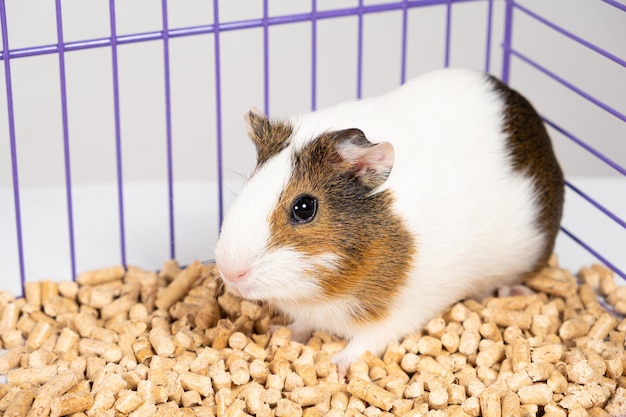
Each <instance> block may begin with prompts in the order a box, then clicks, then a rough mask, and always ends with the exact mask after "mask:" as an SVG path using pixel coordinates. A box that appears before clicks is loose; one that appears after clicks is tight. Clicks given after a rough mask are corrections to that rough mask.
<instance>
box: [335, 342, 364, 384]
mask: <svg viewBox="0 0 626 417" xmlns="http://www.w3.org/2000/svg"><path fill="white" fill-rule="evenodd" d="M366 351H367V349H366V348H364V347H363V346H361V345H360V344H358V343H354V342H350V343H348V344H347V345H346V347H345V348H343V349H342V350H341V351H339V352H337V353H335V354H334V355H333V356H332V358H331V359H330V360H331V362H332V363H334V364H335V365H337V374H338V376H339V380H340V381H346V380H347V376H348V369H350V365H351V364H352V363H354V362H356V361H357V360H358V359H359V358H360V357H361V355H363V354H364V353H365V352H366Z"/></svg>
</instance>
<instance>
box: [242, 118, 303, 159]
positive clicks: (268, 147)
mask: <svg viewBox="0 0 626 417" xmlns="http://www.w3.org/2000/svg"><path fill="white" fill-rule="evenodd" d="M246 122H247V124H248V135H249V136H250V139H251V140H252V142H253V143H254V146H255V147H256V159H257V168H258V167H260V166H261V165H263V164H264V163H265V162H267V160H268V159H270V158H271V157H273V156H274V155H277V154H278V153H280V151H282V150H283V149H285V147H287V145H289V141H290V139H291V134H292V133H293V127H292V126H291V125H290V124H289V123H287V122H278V121H270V120H269V119H268V118H267V117H266V116H264V115H262V114H260V113H256V112H254V111H250V112H249V113H248V114H247V115H246Z"/></svg>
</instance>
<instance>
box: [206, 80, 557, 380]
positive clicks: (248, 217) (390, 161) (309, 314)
mask: <svg viewBox="0 0 626 417" xmlns="http://www.w3.org/2000/svg"><path fill="white" fill-rule="evenodd" d="M247 118H248V125H249V134H250V137H251V139H252V140H253V142H254V143H255V145H256V148H257V162H258V163H257V167H256V168H255V170H254V172H253V173H252V175H251V176H250V178H249V179H248V181H247V182H246V184H245V186H244V188H243V190H242V192H241V194H240V195H239V197H238V198H237V200H236V201H235V203H234V204H233V206H232V207H231V209H230V210H229V212H228V213H227V216H226V218H225V221H224V223H223V226H222V232H221V235H220V239H219V241H218V244H217V247H216V252H215V256H216V262H217V265H218V267H219V270H220V272H221V275H222V279H223V281H224V284H225V285H226V287H227V288H228V289H229V290H231V291H233V292H234V293H237V294H239V295H241V296H242V297H245V298H249V299H255V300H263V301H267V302H269V303H270V304H272V305H274V306H276V307H277V308H278V309H280V310H281V311H283V312H284V313H285V314H286V315H288V316H289V317H290V318H292V319H293V323H292V324H291V329H292V332H293V335H294V338H295V339H299V340H306V338H307V337H308V336H309V335H310V333H311V332H312V331H314V330H325V331H329V332H332V333H335V334H337V335H339V336H342V337H345V338H346V339H348V341H349V342H348V344H347V346H346V347H345V348H344V350H342V351H341V352H339V353H338V354H337V355H335V357H334V358H333V360H334V361H335V363H337V364H338V365H339V366H340V367H341V368H343V369H344V370H345V369H346V368H347V366H348V365H349V364H350V363H351V362H353V361H354V360H356V359H357V358H358V357H359V356H360V355H361V354H362V353H364V352H365V351H367V350H369V351H371V352H373V353H375V354H381V353H382V352H383V351H384V349H385V347H386V346H387V345H388V344H389V343H390V342H393V341H396V340H398V339H399V338H400V337H402V336H403V335H406V334H408V333H411V332H414V331H416V330H419V329H420V328H421V327H422V326H423V325H424V324H425V323H426V322H427V321H428V320H430V319H431V318H433V317H435V316H436V315H437V314H439V313H441V312H442V311H443V310H444V309H445V308H446V307H448V306H450V305H451V304H452V303H454V302H455V301H457V300H460V299H462V298H465V297H468V296H472V295H484V294H486V293H487V292H488V291H490V290H493V289H495V288H496V287H498V286H505V285H510V284H513V283H515V282H517V281H518V280H520V279H521V278H522V277H523V276H525V275H527V274H530V273H532V272H535V271H537V270H538V269H540V268H541V267H543V266H544V265H545V263H546V261H547V259H548V257H549V256H550V254H551V253H552V249H553V246H554V240H555V237H556V234H557V232H558V226H559V222H560V219H561V213H562V205H563V192H564V191H563V175H562V172H561V170H560V168H559V165H558V163H557V161H556V158H555V156H554V153H553V150H552V145H551V143H550V139H549V137H548V135H547V133H546V131H545V128H544V126H543V123H542V121H541V119H540V117H539V116H538V115H537V113H536V112H535V111H534V109H533V108H532V106H531V105H530V104H529V103H528V102H527V101H526V100H525V99H524V98H523V97H522V96H520V95H519V94H518V93H516V92H515V91H513V90H511V89H509V88H508V87H507V86H506V85H504V84H502V83H500V82H499V81H497V80H496V79H495V78H493V77H490V76H487V75H485V74H483V73H480V72H475V71H472V70H465V69H446V70H439V71H435V72H431V73H428V74H425V75H422V76H420V77H418V78H416V79H414V80H412V81H410V82H408V83H406V84H405V85H403V86H402V87H400V88H398V89H396V90H394V91H392V92H390V93H388V94H385V95H383V96H380V97H376V98H371V99H364V100H360V101H354V102H349V103H344V104H341V105H338V106H336V107H333V108H329V109H325V110H320V111H316V112H312V113H308V114H304V115H300V116H296V117H293V118H291V119H286V120H282V121H270V120H268V119H267V118H265V117H264V116H263V115H260V114H258V113H254V112H251V113H250V114H249V115H248V116H247Z"/></svg>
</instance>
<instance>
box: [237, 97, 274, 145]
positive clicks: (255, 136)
mask: <svg viewBox="0 0 626 417" xmlns="http://www.w3.org/2000/svg"><path fill="white" fill-rule="evenodd" d="M243 118H244V120H245V122H246V125H247V127H248V136H249V137H250V139H251V140H252V142H253V143H254V145H255V146H257V147H258V146H259V145H258V144H259V142H262V141H263V137H264V136H265V135H266V134H267V132H268V131H269V130H270V129H271V126H272V124H271V123H270V120H269V119H268V118H267V116H266V115H265V114H263V112H262V111H261V110H259V109H258V108H256V107H252V108H251V109H250V111H249V112H248V113H246V115H245V116H244V117H243Z"/></svg>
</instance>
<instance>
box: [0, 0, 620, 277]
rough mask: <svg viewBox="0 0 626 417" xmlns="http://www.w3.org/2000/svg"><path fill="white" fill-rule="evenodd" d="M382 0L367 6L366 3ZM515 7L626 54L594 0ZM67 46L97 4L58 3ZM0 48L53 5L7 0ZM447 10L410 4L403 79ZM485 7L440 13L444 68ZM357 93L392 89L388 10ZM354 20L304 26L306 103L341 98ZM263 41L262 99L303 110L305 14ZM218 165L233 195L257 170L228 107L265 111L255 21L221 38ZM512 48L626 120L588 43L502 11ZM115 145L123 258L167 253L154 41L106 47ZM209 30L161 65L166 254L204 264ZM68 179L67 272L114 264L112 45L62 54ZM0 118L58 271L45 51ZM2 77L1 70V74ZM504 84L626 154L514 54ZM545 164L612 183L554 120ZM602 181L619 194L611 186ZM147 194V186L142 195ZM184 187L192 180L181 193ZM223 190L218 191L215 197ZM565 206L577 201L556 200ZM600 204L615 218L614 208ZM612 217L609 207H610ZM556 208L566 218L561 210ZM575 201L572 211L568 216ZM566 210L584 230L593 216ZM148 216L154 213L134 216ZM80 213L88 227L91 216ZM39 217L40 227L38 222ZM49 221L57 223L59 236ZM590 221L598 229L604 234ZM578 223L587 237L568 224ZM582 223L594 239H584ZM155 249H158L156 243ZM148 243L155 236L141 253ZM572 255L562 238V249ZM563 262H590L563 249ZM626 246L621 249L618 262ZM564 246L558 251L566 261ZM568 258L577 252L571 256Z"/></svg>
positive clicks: (0, 257) (275, 7)
mask: <svg viewBox="0 0 626 417" xmlns="http://www.w3.org/2000/svg"><path fill="white" fill-rule="evenodd" d="M377 3H382V1H377V2H373V1H366V2H365V4H366V5H369V4H377ZM520 3H521V4H523V5H525V6H527V7H529V8H531V9H532V10H534V11H536V12H538V13H540V14H542V15H543V16H545V17H546V18H548V19H550V20H552V21H554V22H555V23H557V24H558V25H561V26H563V27H565V28H566V29H567V30H569V31H571V32H574V33H576V34H578V35H579V36H582V37H584V38H585V39H587V40H589V41H590V42H593V43H595V44H597V45H598V46H600V47H602V48H604V49H606V50H608V51H610V52H611V53H613V54H615V55H617V56H620V57H622V59H626V42H624V39H626V13H624V12H621V11H619V10H618V9H616V8H614V7H611V6H609V5H607V4H605V3H603V2H602V1H600V0H597V1H591V0H588V1H576V2H571V1H568V0H550V1H542V0H524V1H521V2H520ZM62 4H63V36H64V40H65V42H74V41H81V40H86V39H93V38H106V37H108V36H110V22H109V6H108V1H103V0H92V1H89V2H86V1H84V0H64V1H63V2H62ZM357 4H358V2H357V1H356V0H351V1H348V0H341V1H337V0H334V1H332V0H319V1H318V2H317V8H318V10H326V9H330V8H342V7H354V6H356V5H357ZM168 8H169V13H168V19H169V26H170V28H180V27H185V26H193V25H205V24H211V23H213V4H212V2H209V1H200V0H184V1H183V0H181V1H170V2H169V4H168ZM6 9H7V10H6V11H7V20H8V26H9V45H10V48H11V49H18V48H27V47H32V46H36V45H52V44H55V43H56V42H57V32H56V20H55V10H54V2H51V1H48V0H8V1H7V5H6ZM310 10H311V3H310V2H308V1H293V0H270V2H269V15H270V16H280V15H284V14H289V13H307V12H309V11H310ZM219 14H220V21H221V22H230V21H239V20H245V19H255V18H259V17H261V16H262V14H263V10H262V2H261V1H260V0H256V1H255V0H238V1H221V2H220V10H219ZM445 16H446V9H445V7H441V6H432V7H420V8H414V9H410V11H409V14H408V23H409V26H408V48H407V77H408V78H410V77H412V76H415V75H418V74H419V73H422V72H424V71H427V70H429V69H434V68H438V67H441V66H442V65H443V62H444V53H443V51H444V39H445V38H444V36H445ZM486 16H487V2H483V1H477V2H465V3H457V4H454V6H453V14H452V24H453V26H452V31H451V36H452V38H451V40H452V43H451V61H450V63H451V65H453V66H469V67H474V68H481V69H484V67H485V42H486V32H487V31H486ZM116 17H117V19H116V22H117V32H118V35H127V34H135V33H142V32H149V31H159V30H161V29H162V28H163V22H162V13H161V2H160V1H156V0H130V1H123V2H122V1H118V2H117V3H116ZM503 17H504V2H503V1H499V0H496V1H494V20H493V27H492V30H493V40H492V49H491V51H490V52H491V61H490V67H489V69H490V71H491V72H493V73H495V74H496V75H499V74H500V71H501V57H502V54H501V48H500V43H501V40H502V35H503ZM363 22H364V38H363V48H364V49H363V52H364V56H363V68H364V71H363V95H364V96H372V95H376V94H379V93H382V92H384V91H387V90H389V89H391V88H394V87H396V86H397V85H399V83H400V61H401V59H400V53H401V47H400V46H401V27H402V26H401V23H402V13H401V12H400V11H393V12H385V13H377V14H368V15H366V16H365V17H364V19H363ZM356 34H357V18H356V17H345V18H334V19H326V20H319V21H318V23H317V45H318V54H317V87H318V89H317V105H318V107H324V106H328V105H332V104H334V103H337V102H340V101H344V100H350V99H353V98H355V96H356V67H357V64H356V57H357V53H356V44H357V35H356ZM269 38H270V49H269V54H270V62H269V68H270V76H269V80H270V84H269V86H270V102H269V109H270V113H271V114H272V115H273V116H280V115H287V114H293V113H296V112H302V111H307V110H309V109H310V105H311V104H310V103H311V76H312V70H311V24H310V22H303V23H297V24H284V25H277V26H272V27H271V28H270V30H269ZM220 42H221V43H220V48H221V75H222V77H221V80H222V116H223V137H224V140H225V142H224V158H225V159H224V162H225V169H226V172H225V174H226V179H227V181H228V184H229V187H230V188H235V189H236V188H237V186H238V184H240V183H241V178H242V177H244V176H245V175H247V173H248V172H249V171H250V169H251V168H252V167H253V165H254V150H253V147H252V145H251V144H250V143H249V141H248V139H247V137H246V135H245V126H244V124H243V121H242V115H243V114H244V113H245V112H246V111H247V110H248V109H249V108H250V107H251V106H258V107H263V102H264V97H263V32H262V29H260V28H256V29H247V30H241V31H227V32H222V33H221V35H220ZM513 43H514V46H515V48H517V49H519V50H520V51H521V52H522V53H524V54H528V55H529V56H531V57H532V58H533V59H535V60H537V61H539V62H541V63H542V64H543V65H546V66H547V67H548V68H549V69H550V70H551V71H553V72H555V73H557V74H559V75H560V76H562V77H564V78H566V79H567V80H568V81H569V82H571V83H572V84H575V85H576V86H579V87H580V88H582V89H583V90H585V91H587V92H589V93H590V94H593V95H595V96H598V97H599V98H600V99H601V100H603V101H604V102H606V103H607V104H608V105H610V106H612V107H614V108H615V109H617V110H618V111H620V112H621V113H622V114H624V113H626V71H625V69H624V68H623V67H622V66H620V65H618V64H615V63H613V62H611V61H609V60H607V59H604V58H599V57H597V56H596V55H595V54H592V53H589V52H588V51H586V50H585V49H584V48H582V47H581V46H579V45H577V44H575V43H573V42H571V41H568V40H566V39H565V38H564V37H563V36H561V35H558V34H555V33H553V32H551V31H549V30H547V29H546V28H545V27H544V26H542V25H541V24H538V23H537V22H535V21H533V20H532V19H529V18H528V17H526V16H525V15H523V14H522V13H520V12H519V11H516V20H515V24H514V33H513ZM118 54H119V56H118V65H119V83H120V108H121V138H122V149H123V171H124V181H125V183H126V184H127V186H128V187H129V188H127V189H126V191H125V208H126V210H127V218H126V223H127V227H128V229H129V230H128V231H127V242H126V243H127V251H128V261H129V263H134V264H139V265H141V266H144V267H146V268H156V267H158V266H159V265H160V263H161V262H162V261H163V260H165V259H167V258H168V256H169V251H168V250H169V249H168V248H169V246H168V226H167V213H166V209H167V198H168V197H167V190H166V187H165V184H164V181H165V179H166V163H165V161H166V145H165V140H166V139H165V138H166V136H165V93H164V65H163V42H162V41H151V42H147V43H133V44H128V45H120V46H119V49H118ZM214 58H215V55H214V38H213V35H210V34H207V35H198V36H191V37H182V38H172V39H171V40H170V71H171V88H172V90H171V95H172V138H173V167H174V178H175V180H176V187H175V197H176V200H175V208H176V225H177V227H176V236H175V239H176V243H177V257H178V258H179V260H180V261H181V262H189V261H190V260H192V259H197V258H200V259H210V258H211V257H212V249H211V248H212V245H213V242H214V241H215V238H216V236H217V221H216V216H215V215H214V214H213V211H214V210H215V208H214V204H215V192H214V190H213V187H214V184H215V181H216V178H217V168H216V165H217V163H216V152H215V141H216V117H215V110H216V101H215V61H214ZM65 63H66V74H67V100H68V119H69V141H70V154H71V160H70V162H71V165H70V166H71V174H72V182H73V184H74V185H75V186H76V187H77V189H76V191H75V193H74V194H75V195H74V205H75V207H74V215H75V221H76V222H77V224H76V225H75V229H76V230H75V233H76V239H77V242H76V244H77V249H76V256H77V269H78V270H85V269H89V268H93V267H96V266H103V265H108V264H111V263H117V262H119V259H120V257H119V252H120V248H119V246H120V244H119V232H118V226H117V223H118V212H117V191H116V189H115V187H114V184H115V182H116V159H115V125H114V113H113V109H114V105H113V91H112V64H111V49H110V48H108V47H103V48H94V49H86V50H80V51H72V52H68V53H66V54H65ZM11 75H12V79H13V100H14V106H15V123H16V126H15V129H16V136H17V155H18V167H19V181H20V190H21V194H22V200H23V201H22V210H23V211H24V212H23V213H22V217H23V218H22V221H23V226H24V230H25V243H24V248H25V256H26V259H27V265H26V270H27V275H28V277H29V279H41V278H45V277H52V278H67V277H68V276H69V275H70V272H69V271H70V270H69V266H68V265H69V263H68V259H69V243H68V237H67V226H68V221H67V204H66V193H65V189H64V188H63V184H64V183H65V169H64V149H63V130H62V118H61V107H60V102H61V100H60V98H61V94H60V84H59V60H58V56H57V55H56V54H47V55H41V56H35V57H29V58H20V59H12V60H11ZM0 77H2V78H0V79H4V68H2V69H0ZM511 84H512V85H513V86H514V87H515V88H517V89H518V90H520V91H521V92H522V93H523V94H524V95H526V96H527V97H528V98H529V99H530V100H531V101H532V102H533V103H534V104H535V106H536V107H537V109H538V110H539V111H540V112H541V113H542V114H543V115H544V116H546V117H548V118H549V119H551V120H553V121H555V122H556V123H558V124H560V125H561V126H563V127H565V128H566V129H568V130H569V131H571V132H572V133H574V134H576V135H578V136H580V137H581V138H583V139H585V140H587V141H589V142H590V143H593V145H594V146H595V147H596V148H597V149H598V150H600V151H601V152H603V153H605V154H606V155H608V156H610V157H611V158H612V159H614V160H615V161H617V162H619V163H621V164H622V165H626V124H625V123H624V122H622V121H620V120H619V119H617V118H615V117H613V116H609V115H607V114H606V112H604V111H602V110H600V109H598V107H597V106H595V105H592V104H588V103H587V102H586V101H585V100H583V99H582V98H580V97H579V96H578V95H576V94H574V93H572V92H570V91H568V90H567V89H565V88H564V87H562V86H561V85H559V84H558V83H555V82H554V81H551V80H550V79H549V78H548V77H546V76H545V75H542V74H541V73H539V72H538V71H537V70H535V69H533V68H531V67H529V66H527V65H526V64H524V63H522V62H521V61H520V60H519V59H516V58H514V59H513V61H512V73H511ZM5 94H6V92H5V84H4V83H3V82H2V83H0V115H3V116H1V117H0V236H1V237H2V239H1V240H0V271H2V276H8V277H10V279H11V280H12V281H15V277H16V276H18V269H17V263H16V261H15V260H16V259H17V247H16V243H15V242H16V236H15V233H16V232H15V212H14V205H13V186H12V181H13V177H12V173H11V160H10V146H9V136H8V124H7V121H8V119H7V117H6V116H4V115H6V112H7V108H6V99H5ZM551 133H552V136H553V139H554V143H555V147H556V149H557V153H558V157H559V159H560V161H561V163H562V165H563V167H564V169H565V171H566V174H567V175H568V176H569V177H570V178H577V177H598V178H605V177H612V178H618V177H619V176H618V174H617V173H616V172H615V171H613V170H611V169H609V168H606V167H605V166H604V165H603V164H601V163H598V162H597V160H596V159H595V158H593V157H591V156H589V154H588V153H587V152H584V151H582V150H581V149H580V148H579V147H578V146H576V145H573V144H572V143H571V142H570V141H569V140H568V139H566V138H564V137H563V136H562V135H560V134H558V133H557V132H554V131H552V132H551ZM615 184H617V185H611V186H610V187H608V190H606V191H603V192H600V187H598V186H595V185H589V186H588V187H589V188H590V189H588V192H590V193H592V194H593V193H597V194H598V195H597V196H598V198H603V199H605V198H607V197H606V196H604V195H600V194H606V195H609V197H608V198H609V199H610V198H611V197H610V196H611V195H614V194H626V192H625V191H626V188H625V187H624V184H622V183H620V182H617V183H615ZM615 187H617V188H615ZM148 190H150V191H148ZM188 190H191V191H189V192H188ZM229 195H230V194H229ZM571 200H572V201H575V200H576V197H575V196H573V197H571ZM611 204H612V207H611V209H612V210H614V211H617V212H618V213H622V217H625V216H626V214H625V213H626V209H624V207H623V206H622V205H621V203H619V202H611ZM622 210H623V211H622ZM570 212H571V213H574V212H576V213H577V212H578V211H577V209H571V210H570ZM583 212H584V211H583ZM584 213H585V214H583V215H582V216H583V217H582V218H573V219H570V220H568V221H570V222H571V223H573V224H575V225H586V226H584V227H583V229H589V228H590V229H593V230H596V229H598V226H596V225H597V224H599V223H600V222H603V220H598V221H597V222H596V221H595V220H590V218H589V215H587V214H586V212H584ZM148 214H150V215H152V216H156V218H154V217H150V216H148ZM94 216H97V220H96V221H94V220H93V218H94ZM51 228H52V229H51ZM55 228H58V231H57V229H55ZM606 229H607V230H610V233H613V232H614V231H616V233H618V235H616V236H613V235H610V236H609V237H606V235H604V236H601V237H599V238H598V239H599V240H600V241H602V242H603V241H604V240H605V239H609V240H610V241H611V242H617V243H615V244H613V245H609V246H612V247H613V248H612V249H611V248H609V249H608V251H609V252H611V251H615V253H616V254H617V255H613V257H617V258H621V259H624V258H626V243H625V242H626V238H625V237H624V236H623V234H621V232H620V231H619V229H618V228H617V227H615V226H614V225H613V224H608V225H607V226H606ZM603 230H604V228H603ZM582 233H583V234H586V233H587V232H585V231H582ZM589 233H592V232H589ZM155 242H158V243H155ZM155 245H156V246H155ZM561 246H563V247H564V248H565V249H563V251H564V252H568V253H569V252H570V251H571V250H570V243H567V242H566V243H563V244H561ZM572 250H573V251H574V253H575V254H574V255H571V258H572V259H576V260H577V261H580V262H582V261H585V262H586V261H588V260H589V258H587V257H586V255H585V256H583V255H580V254H579V253H578V252H577V251H578V250H577V249H572ZM621 254H623V255H624V256H621ZM568 256H569V255H568ZM572 267H574V262H572ZM0 289H1V288H0Z"/></svg>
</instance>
